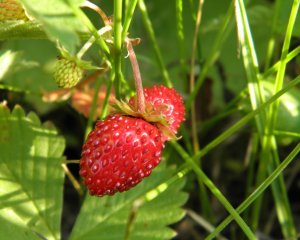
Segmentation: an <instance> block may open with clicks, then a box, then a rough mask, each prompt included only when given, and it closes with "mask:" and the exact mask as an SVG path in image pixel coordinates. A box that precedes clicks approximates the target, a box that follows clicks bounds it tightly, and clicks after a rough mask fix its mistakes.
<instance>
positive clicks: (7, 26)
mask: <svg viewBox="0 0 300 240" xmlns="http://www.w3.org/2000/svg"><path fill="white" fill-rule="evenodd" d="M20 38H22V39H23V38H32V39H44V38H46V34H45V32H44V30H43V29H42V26H41V24H39V23H37V22H35V21H28V22H24V21H23V20H17V21H9V22H0V40H1V41H3V40H8V39H20Z"/></svg>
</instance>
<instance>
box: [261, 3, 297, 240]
mask: <svg viewBox="0 0 300 240" xmlns="http://www.w3.org/2000/svg"><path fill="white" fill-rule="evenodd" d="M299 4H300V1H299V0H295V1H294V2H293V6H292V9H291V13H290V17H289V21H288V26H287V30H286V34H285V39H284V42H283V47H282V53H281V57H280V63H279V68H278V72H277V75H276V79H275V86H274V93H276V92H278V91H280V89H282V86H283V82H284V75H285V69H286V64H287V62H286V58H287V55H288V51H289V46H290V42H291V37H292V32H293V28H294V24H295V21H296V17H297V12H298V9H299ZM278 107H279V100H277V101H275V103H274V104H273V105H272V106H271V107H270V110H269V112H268V116H267V125H266V138H265V141H263V149H264V150H265V151H267V152H266V154H272V156H273V162H270V163H269V164H268V170H269V172H270V171H272V170H273V168H275V167H276V166H277V165H278V164H279V157H278V150H277V144H276V139H275V137H274V135H273V130H274V129H275V125H276V120H277V115H278ZM272 190H273V191H272V192H273V195H274V198H275V202H276V210H277V216H278V220H279V222H280V224H281V228H282V233H283V236H284V237H285V238H295V237H296V229H295V225H294V221H293V216H292V212H291V208H290V206H289V200H288V196H287V191H286V187H285V183H284V179H283V176H280V177H279V179H278V182H277V181H276V182H274V185H273V186H272Z"/></svg>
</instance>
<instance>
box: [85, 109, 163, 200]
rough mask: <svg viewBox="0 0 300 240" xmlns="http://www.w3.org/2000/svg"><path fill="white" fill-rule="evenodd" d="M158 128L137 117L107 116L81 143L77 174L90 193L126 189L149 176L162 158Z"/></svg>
mask: <svg viewBox="0 0 300 240" xmlns="http://www.w3.org/2000/svg"><path fill="white" fill-rule="evenodd" d="M162 149H163V143H162V141H161V133H160V131H159V130H158V129H157V128H156V127H155V126H154V125H152V124H150V123H148V122H146V121H144V120H143V119H140V118H133V117H128V116H121V115H119V114H116V115H112V116H109V117H108V118H106V119H105V120H104V121H99V122H97V124H96V126H95V128H94V130H93V131H92V132H91V133H90V134H89V136H88V138H87V140H86V142H85V143H84V145H83V150H82V155H81V160H80V175H81V176H82V177H83V179H84V183H85V185H86V186H87V188H88V189H89V191H90V194H91V195H97V196H103V195H113V194H115V193H116V192H123V191H127V190H129V189H130V188H132V187H134V186H135V185H137V184H138V183H139V182H141V181H142V180H143V178H145V177H147V176H149V175H150V174H151V172H152V169H153V168H154V167H156V166H157V165H158V164H159V162H160V159H161V152H162Z"/></svg>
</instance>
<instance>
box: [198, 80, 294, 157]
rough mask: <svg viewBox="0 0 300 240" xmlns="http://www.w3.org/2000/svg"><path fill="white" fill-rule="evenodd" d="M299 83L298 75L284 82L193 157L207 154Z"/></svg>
mask: <svg viewBox="0 0 300 240" xmlns="http://www.w3.org/2000/svg"><path fill="white" fill-rule="evenodd" d="M299 83H300V76H299V77H297V78H295V79H294V80H292V81H290V82H289V83H287V84H286V86H285V87H284V88H283V89H281V90H280V91H279V92H278V93H276V94H275V95H274V96H272V97H271V98H269V99H268V100H267V101H266V102H264V103H263V104H262V105H260V106H259V107H258V108H257V109H255V110H254V111H251V112H250V113H248V114H247V115H246V116H244V117H243V118H242V119H240V120H239V121H238V122H236V123H235V124H234V125H233V126H232V127H230V128H228V129H227V130H226V131H225V132H223V133H222V134H220V135H219V136H218V137H216V138H215V139H214V140H213V141H211V142H210V143H208V144H207V145H206V146H205V147H203V148H202V149H201V150H200V151H199V152H197V153H196V155H195V159H197V158H198V157H202V156H204V155H205V154H207V153H208V152H209V151H210V150H212V149H213V148H215V147H216V146H218V145H219V144H220V143H221V142H223V141H224V140H226V139H227V138H229V137H230V136H232V135H233V134H234V133H235V132H236V131H238V130H239V129H240V128H242V127H243V126H245V125H246V124H247V123H248V122H249V121H250V120H251V119H252V118H253V117H254V116H256V115H257V114H259V113H261V112H262V111H264V110H266V109H267V107H269V106H270V105H271V104H272V103H273V102H274V101H275V100H276V99H278V98H279V97H280V96H282V95H283V94H285V93H286V92H288V91H289V90H290V89H291V88H293V87H295V86H296V85H297V84H299Z"/></svg>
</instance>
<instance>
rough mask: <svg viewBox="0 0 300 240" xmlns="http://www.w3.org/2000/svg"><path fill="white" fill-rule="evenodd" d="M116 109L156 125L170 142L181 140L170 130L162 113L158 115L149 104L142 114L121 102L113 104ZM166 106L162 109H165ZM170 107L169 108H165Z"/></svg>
mask: <svg viewBox="0 0 300 240" xmlns="http://www.w3.org/2000/svg"><path fill="white" fill-rule="evenodd" d="M113 107H114V109H115V110H116V112H117V113H119V114H122V115H127V116H132V117H136V118H142V119H144V120H145V121H146V122H149V123H152V124H153V125H155V126H156V127H157V128H158V129H159V130H160V132H161V133H162V134H163V135H164V136H165V137H166V138H167V139H168V140H178V139H179V138H178V137H176V135H175V134H174V132H173V131H172V130H171V129H170V127H169V126H170V123H169V122H168V121H167V119H166V118H165V117H164V115H163V114H162V112H160V113H157V110H156V109H155V108H154V106H153V105H152V104H151V103H150V102H148V103H146V106H145V111H144V112H140V111H138V110H136V109H134V108H133V107H132V106H130V105H129V104H128V103H127V102H125V101H123V100H121V101H119V100H115V102H114V104H113ZM163 107H164V106H162V107H161V109H163ZM165 107H168V106H165Z"/></svg>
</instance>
